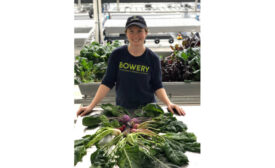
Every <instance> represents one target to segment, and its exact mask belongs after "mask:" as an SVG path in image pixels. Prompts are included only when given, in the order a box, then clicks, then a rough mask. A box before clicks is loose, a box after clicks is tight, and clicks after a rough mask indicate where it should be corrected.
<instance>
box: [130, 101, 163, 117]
mask: <svg viewBox="0 0 275 168" xmlns="http://www.w3.org/2000/svg"><path fill="white" fill-rule="evenodd" d="M161 114H164V111H163V110H162V108H161V107H160V106H159V105H158V104H156V103H149V104H147V105H146V106H144V107H142V108H141V109H138V110H136V111H135V115H136V116H139V117H157V116H159V115H161Z"/></svg>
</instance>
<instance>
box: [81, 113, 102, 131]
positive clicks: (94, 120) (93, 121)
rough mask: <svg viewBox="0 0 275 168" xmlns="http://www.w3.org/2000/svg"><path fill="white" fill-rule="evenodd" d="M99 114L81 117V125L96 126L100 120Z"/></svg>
mask: <svg viewBox="0 0 275 168" xmlns="http://www.w3.org/2000/svg"><path fill="white" fill-rule="evenodd" d="M101 116H102V115H100V114H95V115H91V116H86V117H83V119H82V125H84V126H88V127H90V128H95V127H98V126H99V124H100V123H101V122H102V120H101Z"/></svg>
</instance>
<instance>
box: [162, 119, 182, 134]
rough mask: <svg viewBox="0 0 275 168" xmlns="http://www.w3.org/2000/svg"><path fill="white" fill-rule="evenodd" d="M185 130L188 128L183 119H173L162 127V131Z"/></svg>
mask: <svg viewBox="0 0 275 168" xmlns="http://www.w3.org/2000/svg"><path fill="white" fill-rule="evenodd" d="M184 130H187V126H186V125H185V124H184V123H183V122H182V121H171V122H169V125H167V126H166V127H164V128H163V129H162V132H181V131H184Z"/></svg>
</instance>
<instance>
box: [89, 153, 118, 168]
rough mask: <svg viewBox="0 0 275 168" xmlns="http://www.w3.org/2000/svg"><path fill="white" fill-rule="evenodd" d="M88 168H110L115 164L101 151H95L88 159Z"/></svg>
mask: <svg viewBox="0 0 275 168" xmlns="http://www.w3.org/2000/svg"><path fill="white" fill-rule="evenodd" d="M90 160H91V164H92V165H91V167H90V168H112V167H113V166H114V165H115V164H116V162H115V161H113V160H111V159H110V158H109V157H108V154H107V153H106V152H105V151H104V150H103V149H97V150H96V151H95V152H94V153H93V154H91V157H90Z"/></svg>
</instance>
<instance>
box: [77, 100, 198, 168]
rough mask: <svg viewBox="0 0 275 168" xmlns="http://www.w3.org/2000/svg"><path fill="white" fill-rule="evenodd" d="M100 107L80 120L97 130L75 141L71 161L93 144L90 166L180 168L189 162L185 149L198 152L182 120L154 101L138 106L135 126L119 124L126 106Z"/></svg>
mask: <svg viewBox="0 0 275 168" xmlns="http://www.w3.org/2000/svg"><path fill="white" fill-rule="evenodd" d="M102 108H103V109H104V112H103V114H100V115H93V116H89V117H87V119H85V122H84V123H83V124H86V125H90V124H91V125H94V126H96V125H97V126H100V129H98V130H97V131H96V133H94V134H93V135H86V136H84V137H82V138H81V139H78V140H75V145H74V146H75V164H77V162H79V161H81V160H82V157H83V156H84V155H86V150H87V149H88V148H90V147H91V146H93V145H95V146H96V148H97V150H96V151H95V152H94V153H92V154H91V156H90V160H91V167H90V168H113V166H114V165H119V166H120V167H121V168H122V167H123V168H124V167H125V168H180V167H182V166H184V165H186V164H188V162H189V161H188V158H187V157H186V155H185V154H184V153H185V152H186V151H190V152H196V153H200V143H198V142H197V138H196V136H195V134H194V133H190V132H186V131H187V126H186V125H185V124H184V123H183V122H181V121H177V118H175V117H174V116H173V114H172V113H164V112H163V110H162V109H161V108H160V106H158V105H156V104H148V105H146V106H144V107H142V108H140V110H141V113H138V114H139V115H140V116H142V117H135V118H136V120H139V125H137V126H136V125H135V124H133V123H132V122H127V123H124V124H123V125H122V126H121V125H120V122H119V120H120V119H121V118H122V116H126V114H127V110H126V109H124V108H122V107H120V106H114V105H111V104H103V105H102ZM128 117H129V116H128ZM129 118H130V117H129ZM140 121H141V122H140ZM135 126H136V127H135ZM159 133H164V134H159Z"/></svg>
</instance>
